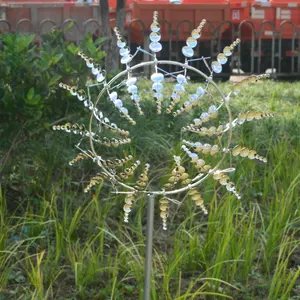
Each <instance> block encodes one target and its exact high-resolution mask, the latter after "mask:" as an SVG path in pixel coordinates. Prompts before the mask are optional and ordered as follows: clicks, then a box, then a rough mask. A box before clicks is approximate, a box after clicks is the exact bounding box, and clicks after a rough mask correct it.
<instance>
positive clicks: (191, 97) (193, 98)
mask: <svg viewBox="0 0 300 300" xmlns="http://www.w3.org/2000/svg"><path fill="white" fill-rule="evenodd" d="M189 98H190V100H191V101H192V102H195V101H197V100H198V99H199V95H197V94H191V95H190V96H189Z"/></svg>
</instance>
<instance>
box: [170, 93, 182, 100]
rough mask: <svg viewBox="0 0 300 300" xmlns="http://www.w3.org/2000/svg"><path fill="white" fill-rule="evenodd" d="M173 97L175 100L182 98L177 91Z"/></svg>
mask: <svg viewBox="0 0 300 300" xmlns="http://www.w3.org/2000/svg"><path fill="white" fill-rule="evenodd" d="M171 98H172V99H173V100H179V99H180V96H179V95H178V94H177V93H172V95H171Z"/></svg>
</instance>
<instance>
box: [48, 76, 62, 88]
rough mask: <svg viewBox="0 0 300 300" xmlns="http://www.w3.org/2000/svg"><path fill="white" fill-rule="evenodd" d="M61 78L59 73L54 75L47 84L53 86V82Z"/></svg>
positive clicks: (55, 82)
mask: <svg viewBox="0 0 300 300" xmlns="http://www.w3.org/2000/svg"><path fill="white" fill-rule="evenodd" d="M60 79H61V76H60V75H54V76H53V77H52V78H51V80H50V81H49V83H48V85H49V86H53V85H55V84H57V82H58V81H59V80H60Z"/></svg>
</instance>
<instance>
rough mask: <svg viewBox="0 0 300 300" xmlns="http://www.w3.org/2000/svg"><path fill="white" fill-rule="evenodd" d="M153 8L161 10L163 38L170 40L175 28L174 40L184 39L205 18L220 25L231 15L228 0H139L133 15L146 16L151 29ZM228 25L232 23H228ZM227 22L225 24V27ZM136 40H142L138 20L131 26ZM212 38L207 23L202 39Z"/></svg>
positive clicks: (140, 18)
mask: <svg viewBox="0 0 300 300" xmlns="http://www.w3.org/2000/svg"><path fill="white" fill-rule="evenodd" d="M153 11H158V13H159V19H160V20H167V21H169V22H170V23H169V24H170V25H168V23H165V22H163V23H161V24H160V25H161V33H162V41H168V38H169V33H170V32H171V40H173V41H176V40H179V41H184V40H186V39H187V38H188V37H189V35H190V33H191V31H192V30H193V29H194V28H197V26H198V25H199V24H200V22H201V21H202V19H207V20H209V21H210V22H211V23H212V25H213V26H215V27H216V26H218V25H219V24H220V23H221V22H222V21H224V20H228V19H229V1H228V0H210V1H207V0H183V1H182V4H180V5H175V4H171V3H170V2H169V0H160V1H157V0H136V1H135V2H134V5H133V11H132V14H133V16H132V17H133V19H139V20H142V21H143V23H144V24H145V27H146V29H147V30H150V25H151V23H152V21H153ZM227 27H228V25H227ZM227 27H226V26H223V27H222V31H225V30H226V28H227ZM131 35H132V40H133V41H134V42H136V43H141V42H142V39H141V24H140V23H139V22H134V23H133V24H132V30H131ZM210 38H211V25H209V24H206V25H205V26H204V28H203V31H202V36H201V40H209V39H210Z"/></svg>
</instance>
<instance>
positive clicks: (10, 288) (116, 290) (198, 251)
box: [0, 82, 300, 300]
mask: <svg viewBox="0 0 300 300" xmlns="http://www.w3.org/2000/svg"><path fill="white" fill-rule="evenodd" d="M144 84H145V85H147V84H148V83H144ZM223 88H224V89H225V90H226V89H228V88H229V85H228V84H226V85H224V86H223ZM243 95H244V96H241V97H239V98H236V99H234V100H233V103H232V105H233V107H234V112H239V111H247V110H250V109H256V110H260V109H261V110H264V111H272V112H274V113H275V114H276V113H277V112H278V113H280V114H278V115H276V117H275V118H274V119H269V120H265V121H260V122H258V123H255V124H254V123H251V124H245V126H244V127H240V128H239V129H237V132H236V135H235V136H234V141H233V142H234V143H236V144H243V145H245V146H247V147H249V148H253V149H258V150H259V153H262V154H265V155H266V156H267V157H268V161H269V162H268V164H267V165H263V164H260V163H255V162H253V161H249V160H246V159H243V160H239V161H233V163H234V164H236V165H237V170H236V172H235V174H234V175H233V177H234V178H233V180H234V182H236V183H237V187H238V189H239V190H240V191H241V193H242V195H243V197H242V199H241V200H237V199H236V198H234V197H232V196H231V195H229V194H227V193H225V191H224V189H223V188H222V187H220V186H218V185H217V184H215V183H214V182H213V181H210V180H208V181H207V182H205V184H204V185H203V186H201V189H202V193H203V195H204V198H205V202H206V203H207V206H208V208H209V215H208V217H205V216H203V215H202V214H201V212H199V211H196V210H195V208H194V207H193V203H191V202H189V201H187V200H186V199H181V200H183V201H182V204H181V205H180V206H178V205H175V204H172V207H171V217H170V222H171V224H170V225H169V228H170V229H169V230H168V232H166V233H165V232H163V231H162V230H161V226H160V220H159V217H156V221H157V222H156V227H155V236H154V247H155V249H154V258H153V277H152V299H154V300H156V299H157V300H162V299H177V300H179V299H180V300H183V299H223V298H224V299H226V298H227V299H243V300H250V299H257V300H258V299H269V300H274V299H283V300H284V299H299V294H300V281H299V275H300V269H299V265H300V245H299V244H300V241H299V237H300V234H299V228H300V212H299V207H300V206H299V205H300V197H299V191H300V171H299V170H300V155H299V153H300V138H299V132H300V122H299V111H300V110H299V104H300V100H299V99H300V83H293V84H289V83H280V82H270V83H268V84H264V85H257V86H254V87H251V88H247V89H246V90H245V91H244V92H243ZM150 121H151V122H152V120H150ZM150 121H149V123H150ZM164 121H166V120H164ZM155 122H156V123H155V127H156V128H157V130H160V126H161V123H160V122H162V121H159V120H158V121H155ZM152 125H153V124H152ZM143 126H144V127H145V129H147V128H148V127H149V124H146V123H145V124H143ZM174 126H175V127H176V126H180V124H170V128H173V129H174ZM143 129H144V128H143ZM136 130H139V128H137V129H136ZM140 130H141V129H140ZM170 130H171V129H170ZM170 134H171V132H163V131H162V132H160V133H159V138H160V141H159V143H158V144H153V143H152V140H153V138H154V135H157V132H156V133H155V132H149V134H145V135H144V136H143V139H142V140H141V141H134V142H135V143H137V145H139V143H148V145H149V147H150V148H151V147H152V148H151V151H149V153H144V154H143V155H145V156H149V157H150V159H151V160H155V159H157V161H158V160H161V159H163V157H164V155H163V154H161V152H160V155H162V156H159V157H158V158H157V157H156V155H155V151H154V150H153V149H155V147H157V146H159V147H161V151H163V149H166V151H167V149H168V147H169V142H170V141H169V139H168V136H169V135H170ZM70 147H71V145H70ZM65 148H66V146H65V147H64V149H62V151H63V152H60V151H57V150H56V151H57V153H58V154H59V153H65V152H64V151H65ZM150 148H149V149H150ZM54 149H55V148H54V146H53V148H52V147H49V148H45V149H44V150H41V152H38V151H36V152H35V153H36V161H38V162H39V168H38V169H37V172H36V174H35V177H36V178H37V180H36V182H35V184H36V191H37V192H36V193H30V194H29V195H28V194H27V196H26V193H22V192H19V193H18V194H17V195H16V196H15V197H16V198H14V195H15V194H14V193H13V192H12V190H11V189H9V188H5V189H4V190H2V191H1V192H0V208H1V209H0V299H1V300H2V299H3V300H4V299H118V300H119V299H120V300H121V299H142V295H143V293H142V288H143V279H144V277H143V276H144V274H143V264H144V255H145V247H144V244H145V236H144V233H145V221H146V220H145V201H143V200H139V202H138V203H137V205H136V206H135V208H134V209H133V212H132V216H131V223H130V224H129V225H126V224H124V223H123V220H122V216H121V207H122V202H123V199H122V197H121V196H119V195H117V196H116V195H110V194H109V192H108V189H107V187H106V186H100V187H99V188H98V189H97V190H94V191H93V192H92V193H91V194H89V195H85V194H84V193H83V186H84V185H85V184H86V182H87V178H88V174H87V172H88V170H87V169H83V168H82V169H80V170H79V171H74V170H71V169H69V168H68V167H67V166H66V168H65V169H63V168H61V167H60V164H61V163H62V157H60V156H59V155H57V156H56V155H51V154H53V150H54ZM47 157H48V158H49V159H47ZM67 160H68V158H66V163H67ZM160 167H162V166H159V167H158V169H157V170H156V171H155V172H156V174H159V173H160V172H162V170H163V169H161V170H160ZM24 168H25V169H24V174H26V172H27V170H26V167H24ZM76 172H77V173H76ZM155 172H154V174H155ZM24 176H25V175H24ZM43 178H44V180H42V179H43ZM31 189H32V190H33V191H34V189H35V185H34V184H33V185H32V186H31ZM33 194H34V197H33V196H32V195H33ZM33 198H34V199H33ZM33 200H34V201H33ZM157 215H158V214H157Z"/></svg>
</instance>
